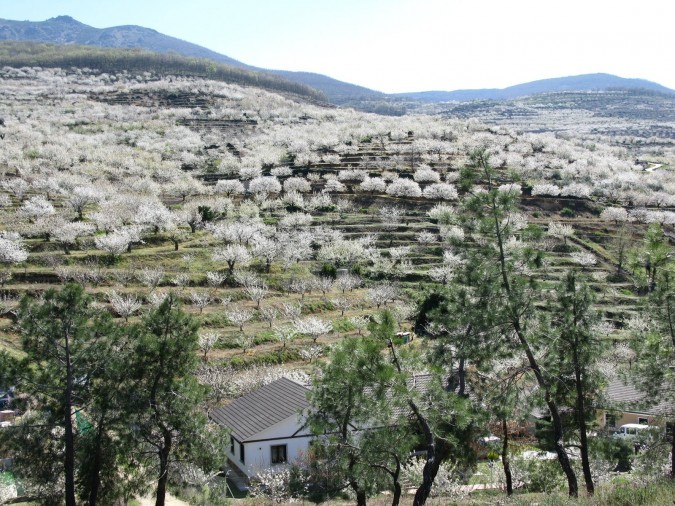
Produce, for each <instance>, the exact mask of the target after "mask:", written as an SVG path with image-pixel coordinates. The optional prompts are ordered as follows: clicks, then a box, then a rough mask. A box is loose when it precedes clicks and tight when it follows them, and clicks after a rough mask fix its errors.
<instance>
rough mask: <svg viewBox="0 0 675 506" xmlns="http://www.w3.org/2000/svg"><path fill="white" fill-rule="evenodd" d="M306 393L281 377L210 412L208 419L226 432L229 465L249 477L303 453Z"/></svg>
mask: <svg viewBox="0 0 675 506" xmlns="http://www.w3.org/2000/svg"><path fill="white" fill-rule="evenodd" d="M307 392H308V389H307V387H305V386H303V385H300V384H299V383H296V382H294V381H292V380H289V379H287V378H281V379H278V380H276V381H274V382H272V383H270V384H268V385H265V386H263V387H261V388H259V389H258V390H256V391H254V392H251V393H249V394H247V395H244V396H243V397H240V398H239V399H237V400H235V401H233V402H232V403H230V404H228V405H227V406H224V407H222V408H219V409H216V410H214V411H212V412H211V413H210V414H209V417H210V418H211V419H212V420H213V421H214V422H216V423H217V424H218V425H220V426H222V427H225V428H227V429H228V430H229V431H230V444H229V446H228V447H227V448H226V449H225V454H226V455H227V458H228V459H229V460H230V462H231V464H233V465H235V466H236V467H237V468H238V469H239V470H240V471H242V472H243V473H244V474H245V475H246V476H248V477H249V478H251V477H252V476H254V475H255V474H256V473H257V472H258V471H260V470H262V469H268V468H270V467H274V466H275V465H283V464H286V463H288V462H293V461H294V460H297V459H298V458H300V457H301V456H303V455H304V454H306V453H307V450H308V449H309V443H310V441H311V439H312V434H311V432H310V431H309V429H307V428H306V427H305V424H304V417H303V416H302V412H303V410H305V409H306V408H307V407H308V406H309V402H308V401H307Z"/></svg>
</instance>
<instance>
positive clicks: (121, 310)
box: [108, 290, 143, 322]
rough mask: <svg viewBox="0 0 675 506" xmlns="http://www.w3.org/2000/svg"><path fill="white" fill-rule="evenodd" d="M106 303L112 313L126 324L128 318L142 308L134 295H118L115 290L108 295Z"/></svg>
mask: <svg viewBox="0 0 675 506" xmlns="http://www.w3.org/2000/svg"><path fill="white" fill-rule="evenodd" d="M108 301H109V302H110V306H111V307H112V309H113V311H114V312H115V313H116V314H117V315H118V316H120V317H122V318H124V321H126V322H128V321H129V317H130V316H132V315H133V314H134V313H136V312H138V310H139V309H141V307H142V305H143V304H142V302H141V301H140V300H138V298H137V297H136V296H135V295H134V294H126V295H123V294H119V293H117V292H116V291H115V290H113V291H112V292H110V293H109V294H108Z"/></svg>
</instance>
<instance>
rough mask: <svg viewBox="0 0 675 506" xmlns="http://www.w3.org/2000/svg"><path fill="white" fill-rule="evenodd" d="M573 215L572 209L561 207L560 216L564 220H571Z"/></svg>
mask: <svg viewBox="0 0 675 506" xmlns="http://www.w3.org/2000/svg"><path fill="white" fill-rule="evenodd" d="M575 214H576V213H575V212H574V209H570V208H569V207H563V208H562V209H561V210H560V216H564V217H565V218H571V217H572V216H574V215H575Z"/></svg>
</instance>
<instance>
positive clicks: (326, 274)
mask: <svg viewBox="0 0 675 506" xmlns="http://www.w3.org/2000/svg"><path fill="white" fill-rule="evenodd" d="M319 276H321V277H322V278H331V279H335V278H337V269H336V268H335V266H334V265H333V264H329V263H325V264H323V265H322V266H321V270H320V271H319Z"/></svg>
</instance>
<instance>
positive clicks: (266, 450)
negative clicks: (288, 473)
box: [225, 416, 312, 478]
mask: <svg viewBox="0 0 675 506" xmlns="http://www.w3.org/2000/svg"><path fill="white" fill-rule="evenodd" d="M301 427H302V423H301V419H300V418H299V417H298V416H292V417H289V418H287V419H286V420H283V421H281V422H279V423H277V424H276V425H273V426H272V427H269V428H267V429H265V430H264V431H262V432H260V433H258V434H256V435H255V436H251V437H250V438H249V439H252V440H253V441H250V442H245V443H244V457H245V464H242V463H241V458H240V457H241V456H240V454H239V441H236V440H235V443H234V452H230V445H229V443H228V444H227V446H226V448H225V455H226V456H227V457H228V459H230V460H231V461H232V463H233V464H235V465H236V466H237V467H238V468H239V470H240V471H242V472H243V473H244V474H246V475H247V476H248V477H249V478H250V477H251V476H254V475H255V474H256V473H257V472H258V471H260V470H261V469H266V468H269V467H273V466H272V446H276V445H284V444H285V445H286V458H287V461H288V462H293V461H295V460H298V459H299V458H300V457H302V456H303V455H305V454H306V453H307V450H308V449H309V442H310V441H311V440H312V435H311V434H309V432H308V431H307V430H300V428H301ZM296 433H297V435H295V436H294V434H296Z"/></svg>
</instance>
